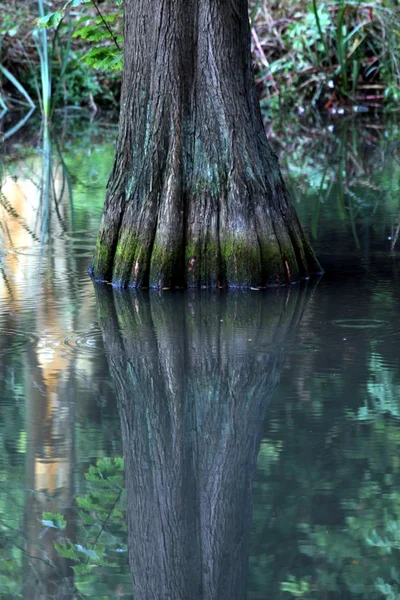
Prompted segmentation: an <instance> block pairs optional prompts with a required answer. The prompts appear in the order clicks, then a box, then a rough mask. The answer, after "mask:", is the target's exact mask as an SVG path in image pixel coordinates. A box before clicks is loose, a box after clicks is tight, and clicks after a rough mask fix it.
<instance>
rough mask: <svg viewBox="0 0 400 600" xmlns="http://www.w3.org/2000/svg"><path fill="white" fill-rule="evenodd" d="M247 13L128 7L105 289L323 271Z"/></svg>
mask: <svg viewBox="0 0 400 600" xmlns="http://www.w3.org/2000/svg"><path fill="white" fill-rule="evenodd" d="M247 10H248V6H247V0H126V2H125V52H124V72H123V86H122V96H121V112H120V123H119V134H118V140H117V145H116V154H115V164H114V169H113V172H112V174H111V177H110V181H109V184H108V190H107V197H106V202H105V206H104V212H103V218H102V223H101V227H100V232H99V236H98V241H97V247H96V251H95V256H94V259H93V263H92V266H91V270H92V273H93V275H94V278H95V279H96V280H107V281H112V282H113V283H114V284H115V285H118V286H123V287H125V286H134V287H147V286H152V287H164V286H168V287H169V286H186V285H188V286H216V285H228V286H238V287H246V286H265V285H268V284H279V283H285V282H292V281H296V280H298V279H300V278H302V277H307V276H308V275H309V274H310V273H312V272H315V271H320V267H319V264H318V262H317V260H316V258H315V256H314V253H313V251H312V249H311V247H310V245H309V242H308V241H307V239H306V236H305V234H304V232H303V230H302V228H301V225H300V223H299V220H298V217H297V215H296V212H295V210H294V208H293V207H292V205H291V204H290V201H289V198H288V193H287V190H286V187H285V184H284V182H283V179H282V176H281V172H280V169H279V165H278V161H277V157H276V156H275V154H274V153H273V152H272V150H271V148H270V146H269V144H268V141H267V139H266V136H265V131H264V127H263V123H262V118H261V113H260V108H259V102H258V99H257V97H256V92H255V85H254V79H253V73H252V66H251V55H250V28H249V21H248V12H247Z"/></svg>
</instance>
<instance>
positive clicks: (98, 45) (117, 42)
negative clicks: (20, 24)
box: [38, 0, 123, 70]
mask: <svg viewBox="0 0 400 600" xmlns="http://www.w3.org/2000/svg"><path fill="white" fill-rule="evenodd" d="M91 3H92V4H93V6H94V7H95V9H96V14H88V13H86V14H84V15H82V16H80V17H79V18H77V19H74V22H73V27H74V32H73V37H74V38H79V39H81V40H84V41H85V42H88V43H89V50H86V51H85V52H84V53H83V59H84V60H85V62H86V64H87V65H88V66H89V67H92V68H94V69H101V70H121V69H122V43H123V37H122V34H121V33H115V34H114V32H113V30H112V26H114V25H116V24H117V23H118V22H120V21H121V18H122V5H121V2H118V1H117V2H116V3H115V5H114V8H113V12H112V13H110V14H106V15H105V14H102V13H101V12H100V11H99V8H98V6H97V4H96V3H95V2H91V0H70V1H69V2H67V3H66V4H65V5H64V7H63V9H62V10H61V11H60V10H59V11H55V12H53V13H49V14H48V15H46V16H45V17H44V18H43V17H42V18H41V19H39V20H38V24H39V26H40V27H53V28H57V27H59V25H60V23H61V22H62V20H63V19H64V18H65V17H66V16H67V15H68V14H69V11H70V9H71V8H77V7H78V6H80V5H82V4H91ZM91 45H93V47H90V46H91Z"/></svg>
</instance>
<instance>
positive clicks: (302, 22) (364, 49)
mask: <svg viewBox="0 0 400 600" xmlns="http://www.w3.org/2000/svg"><path fill="white" fill-rule="evenodd" d="M259 4H261V6H259V7H258V9H257V10H255V9H254V8H253V9H252V15H253V22H254V32H255V36H256V37H257V39H258V42H259V43H258V47H256V48H254V52H255V55H256V59H257V60H258V61H260V62H259V72H258V77H257V78H258V80H259V81H262V82H263V84H264V85H265V91H264V94H265V98H263V105H264V108H268V109H269V110H270V111H271V109H273V110H276V109H277V108H279V107H280V104H281V102H279V103H277V96H279V97H280V100H282V99H287V100H289V101H290V100H292V101H293V100H295V101H296V104H298V105H300V107H301V108H304V106H305V105H307V104H309V103H311V104H313V105H318V106H319V107H327V108H329V107H331V106H332V105H336V104H337V103H342V104H347V105H348V104H350V103H351V104H355V105H359V104H361V105H363V104H366V105H368V104H370V103H373V104H374V105H375V106H380V105H382V106H383V104H384V103H385V104H386V105H387V106H389V107H390V106H394V105H396V104H398V99H399V97H400V94H399V89H400V50H399V46H400V45H399V38H400V10H399V8H398V5H397V4H396V3H394V2H387V3H384V2H381V1H378V2H368V3H353V2H351V1H346V0H337V1H336V2H333V3H325V2H317V1H316V0H313V2H312V3H305V2H302V3H293V2H291V0H286V2H285V3H283V4H279V5H275V6H272V7H270V5H269V3H266V2H264V3H259ZM266 24H268V26H267V27H266ZM260 48H261V49H262V52H263V56H261V57H260V56H259V54H260V50H259V49H260Z"/></svg>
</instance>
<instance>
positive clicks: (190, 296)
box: [0, 121, 400, 600]
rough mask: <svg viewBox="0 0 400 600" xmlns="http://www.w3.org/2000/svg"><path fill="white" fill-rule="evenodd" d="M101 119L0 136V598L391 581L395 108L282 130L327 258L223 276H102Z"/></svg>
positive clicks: (302, 205) (398, 373)
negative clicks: (168, 287) (218, 283)
mask: <svg viewBox="0 0 400 600" xmlns="http://www.w3.org/2000/svg"><path fill="white" fill-rule="evenodd" d="M114 132H115V130H113V129H111V128H107V127H105V126H102V125H98V124H94V125H92V126H87V127H86V128H82V126H81V125H74V123H67V126H66V127H64V129H63V130H62V131H61V132H59V134H58V135H57V138H56V139H57V143H56V142H55V140H54V139H53V142H52V143H51V142H50V140H49V139H44V140H43V137H42V136H40V135H38V134H36V138H35V139H34V141H33V142H32V139H30V141H29V143H26V142H24V141H23V138H21V139H20V141H18V142H16V141H14V142H12V141H11V139H10V140H9V141H7V145H6V146H5V151H4V155H3V156H2V169H1V178H2V179H1V181H2V193H1V197H0V223H1V228H0V481H1V486H0V598H2V599H8V598H10V599H11V598H25V599H39V598H40V599H41V598H43V599H47V598H57V599H72V598H89V597H90V598H94V599H97V598H119V597H125V598H131V597H133V598H135V600H139V599H140V600H148V599H151V598H154V599H155V598H157V599H158V598H159V599H171V600H175V599H182V600H190V599H191V598H193V599H194V600H195V599H200V598H204V599H213V600H214V599H215V600H220V599H221V600H224V599H227V600H228V599H229V600H230V599H237V600H239V599H245V598H246V597H247V598H249V599H250V600H264V599H271V600H278V599H279V600H280V599H282V600H286V599H288V600H289V599H290V598H302V599H304V600H334V599H335V600H336V599H337V600H339V599H351V600H353V599H354V600H356V599H358V598H360V599H364V598H365V599H370V600H375V599H376V600H379V599H380V598H386V599H388V600H396V599H398V598H400V566H399V565H400V487H399V484H400V361H399V347H400V262H399V243H398V241H397V237H398V234H399V231H400V206H399V204H400V163H399V159H400V147H399V145H398V142H397V141H396V140H397V138H398V131H397V129H396V126H393V125H382V124H381V123H380V122H378V121H377V122H356V123H354V122H351V121H344V122H342V123H341V124H338V125H336V126H335V128H334V130H333V131H329V130H328V129H327V128H325V129H324V128H319V129H311V128H307V129H304V130H300V132H299V134H298V136H293V134H292V133H290V134H287V135H286V136H284V135H283V136H281V137H279V138H274V139H273V141H274V144H275V147H276V149H277V151H278V153H280V155H281V161H282V165H283V168H284V170H285V174H286V179H287V181H288V183H289V187H290V189H291V193H292V198H293V200H294V202H295V204H296V207H297V210H298V211H299V214H300V216H301V219H302V222H303V223H304V225H305V227H306V229H307V231H308V233H309V235H310V237H311V238H312V241H313V245H314V247H315V249H316V251H317V254H318V256H319V258H320V261H321V263H322V264H323V266H324V267H325V269H326V273H325V275H324V276H323V277H322V279H320V280H319V281H310V282H307V283H304V284H302V285H300V286H291V287H289V288H282V289H271V290H268V291H265V292H222V293H216V292H209V291H204V292H198V293H195V292H174V293H172V292H162V293H157V292H150V293H138V294H135V293H120V292H116V291H114V292H113V290H112V288H111V287H110V286H101V287H100V288H98V289H97V290H95V289H94V287H93V285H92V282H91V280H90V279H89V277H88V276H87V272H86V270H87V267H88V264H89V261H90V258H91V254H92V251H93V247H94V244H95V238H96V231H97V227H98V224H99V219H100V215H101V208H102V202H103V199H104V187H105V183H106V180H107V176H108V173H109V171H110V168H111V164H112V153H113V136H114ZM122 455H124V458H125V471H126V482H125V486H123V487H124V488H125V487H126V491H125V489H123V490H120V488H119V487H118V486H120V484H121V480H120V478H119V477H116V478H115V481H114V482H113V481H112V480H111V483H110V482H109V483H108V484H104V481H103V483H102V484H101V483H100V484H99V483H94V482H93V481H88V480H87V479H86V478H85V473H87V471H88V469H89V467H90V466H91V465H95V464H96V461H98V460H99V459H102V458H106V457H120V456H122ZM110 469H111V467H110ZM111 470H112V469H111ZM103 476H105V475H104V473H103ZM93 478H94V479H95V477H94V476H92V479H93ZM107 485H108V487H106V486H107ZM113 486H114V487H113ZM88 493H91V494H92V495H91V496H90V498H89V500H86V505H85V503H83V504H84V505H83V506H82V501H80V502H81V514H80V515H79V514H78V510H77V501H76V498H77V497H80V498H82V497H83V496H85V494H88ZM96 494H97V496H96ZM113 494H114V496H113ZM117 498H118V502H116V508H117V509H118V511H120V512H117V513H116V514H114V513H113V512H112V508H113V506H114V501H115V500H116V499H117ZM88 502H89V504H88ZM90 502H91V503H92V504H90ZM101 502H103V503H104V506H105V509H104V511H103V512H102V511H101V510H99V506H100V505H101ZM85 508H86V509H87V510H86V511H85ZM125 510H127V511H128V513H129V515H130V524H131V527H130V546H131V570H130V567H129V564H128V558H127V551H126V544H127V534H126V532H124V531H123V529H124V527H123V523H124V514H125ZM43 512H48V513H53V514H54V513H60V514H62V515H63V516H64V517H65V519H66V521H67V526H66V528H64V529H55V528H53V527H51V519H50V517H49V516H47V517H45V519H44V520H45V522H43V521H42V518H43ZM99 534H100V535H99ZM67 540H69V541H70V543H69V542H68V541H67ZM95 541H96V544H94V542H95ZM54 542H56V543H59V544H63V543H64V544H67V547H68V548H69V549H70V555H69V558H68V557H62V556H60V554H59V553H58V552H57V551H56V549H55V547H54ZM71 548H72V550H71ZM71 557H72V558H79V560H80V562H79V563H78V562H77V563H75V566H76V567H77V568H76V569H75V572H74V571H73V570H72V564H73V563H72V562H71ZM110 563H112V564H113V565H114V566H112V565H111V564H110ZM131 571H132V575H133V579H134V592H133V595H132V584H131V580H132V575H131Z"/></svg>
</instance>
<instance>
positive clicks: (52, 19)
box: [36, 10, 63, 29]
mask: <svg viewBox="0 0 400 600" xmlns="http://www.w3.org/2000/svg"><path fill="white" fill-rule="evenodd" d="M62 18H63V14H62V12H61V11H59V10H56V11H55V12H53V13H48V14H47V15H45V16H44V17H40V19H37V21H36V22H37V26H38V27H39V28H43V27H54V29H56V28H57V27H58V25H59V24H60V22H61V19H62Z"/></svg>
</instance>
